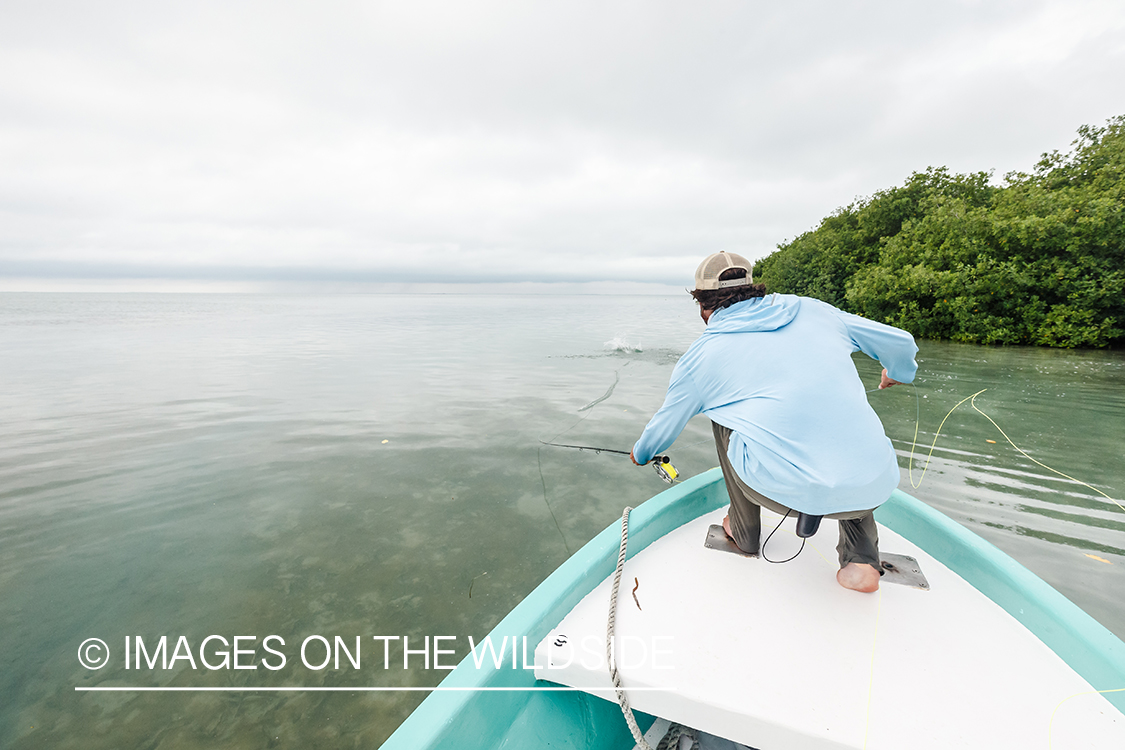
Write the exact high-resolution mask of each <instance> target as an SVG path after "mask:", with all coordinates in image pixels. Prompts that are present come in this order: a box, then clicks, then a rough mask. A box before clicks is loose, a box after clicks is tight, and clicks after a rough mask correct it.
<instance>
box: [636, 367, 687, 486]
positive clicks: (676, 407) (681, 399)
mask: <svg viewBox="0 0 1125 750" xmlns="http://www.w3.org/2000/svg"><path fill="white" fill-rule="evenodd" d="M702 410H703V401H702V399H701V398H700V396H699V390H698V389H697V388H696V387H695V382H694V381H693V380H692V379H691V376H690V375H688V374H687V373H686V372H681V371H680V370H679V368H677V369H676V370H673V372H672V382H671V383H669V384H668V395H667V396H665V398H664V405H663V406H661V407H660V410H659V411H658V412H656V414H654V415H653V417H652V419H650V420H649V422H648V425H647V426H646V427H645V430H644V432H643V433H641V437H640V438H639V439H638V440H637V443H636V445H634V446H633V458H634V459H636V461H637V463H640V464H647V463H648V462H649V461H651V460H652V457H653V456H655V455H657V454H659V453H661V452H663V451H665V450H667V449H668V447H669V446H671V445H672V443H674V442H676V438H677V437H679V436H680V433H681V432H682V431H683V429H684V427H685V426H686V425H687V423H688V420H689V419H691V418H692V417H694V416H695V415H696V414H699V413H700V412H701V411H702Z"/></svg>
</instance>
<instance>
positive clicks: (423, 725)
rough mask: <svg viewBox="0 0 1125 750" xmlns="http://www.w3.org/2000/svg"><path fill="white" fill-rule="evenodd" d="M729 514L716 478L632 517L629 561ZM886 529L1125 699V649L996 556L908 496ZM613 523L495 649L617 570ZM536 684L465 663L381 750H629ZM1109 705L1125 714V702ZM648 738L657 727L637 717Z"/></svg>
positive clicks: (676, 491) (515, 613)
mask: <svg viewBox="0 0 1125 750" xmlns="http://www.w3.org/2000/svg"><path fill="white" fill-rule="evenodd" d="M728 502H729V500H728V498H727V494H726V487H725V485H724V483H723V478H722V474H721V473H720V471H719V470H718V469H712V470H711V471H708V472H705V473H703V474H700V475H698V476H695V477H692V478H691V479H688V480H687V481H685V482H683V483H681V484H678V485H676V486H674V487H672V488H670V489H668V490H666V491H664V492H662V493H660V494H659V495H657V496H656V497H653V498H652V499H650V500H648V501H647V502H645V503H644V504H642V505H641V506H640V507H639V508H637V509H636V510H634V511H633V512H632V513H631V515H630V517H629V557H632V556H633V555H635V554H636V553H638V552H640V551H641V550H642V549H644V548H645V547H647V546H648V545H649V544H651V543H653V542H654V541H656V540H657V539H659V538H660V537H662V536H663V535H665V534H667V533H668V532H670V531H672V530H674V529H676V528H678V527H680V526H681V525H683V524H685V523H687V522H688V521H691V520H693V519H695V518H698V517H699V516H701V515H703V514H704V513H707V512H709V511H712V510H715V509H716V508H719V507H721V506H723V505H726V504H727V503H728ZM876 518H877V520H878V521H879V523H881V524H883V525H884V526H886V527H887V528H890V529H891V530H893V531H895V532H897V533H899V534H901V535H902V536H904V537H906V538H907V539H909V540H910V541H912V542H913V543H914V544H916V545H918V546H919V547H921V548H922V549H923V550H925V551H926V552H927V553H929V554H931V555H933V556H934V557H935V558H937V559H938V560H940V561H941V562H942V563H943V564H945V565H946V566H947V567H949V568H950V569H952V570H953V571H954V572H956V573H957V574H958V575H960V576H961V577H962V578H963V579H965V580H966V581H967V582H968V583H970V584H971V585H972V586H973V587H975V588H976V589H977V590H978V591H980V592H981V593H983V594H984V595H985V596H987V597H988V598H990V599H991V600H992V601H994V602H995V603H996V604H998V605H999V606H1001V607H1002V608H1003V609H1004V610H1006V611H1007V612H1008V613H1009V614H1011V615H1012V616H1013V617H1015V618H1016V619H1017V620H1018V621H1019V622H1021V623H1022V624H1023V625H1024V627H1026V628H1027V629H1028V630H1029V631H1031V632H1032V633H1034V634H1035V635H1036V636H1037V637H1038V638H1039V639H1040V640H1041V641H1043V643H1045V644H1046V645H1047V646H1048V647H1049V648H1050V649H1051V650H1052V651H1054V652H1055V653H1056V654H1058V656H1059V657H1061V658H1062V659H1063V660H1064V661H1065V662H1066V663H1067V664H1069V665H1070V667H1071V668H1072V669H1073V670H1074V671H1075V672H1077V673H1078V674H1079V675H1081V676H1082V677H1083V678H1084V679H1085V680H1086V681H1087V682H1089V683H1090V684H1091V685H1093V686H1094V688H1095V689H1097V690H1115V689H1120V688H1122V687H1125V643H1123V642H1122V641H1121V640H1120V639H1119V638H1117V636H1115V635H1114V634H1113V633H1111V632H1110V631H1109V630H1107V629H1106V628H1105V627H1104V626H1102V625H1101V624H1100V623H1098V622H1097V621H1096V620H1094V619H1093V618H1092V617H1090V616H1089V615H1088V614H1086V613H1085V612H1083V611H1082V610H1081V609H1079V608H1078V607H1077V606H1076V605H1075V604H1073V603H1072V602H1071V601H1069V600H1068V599H1067V598H1066V597H1064V596H1063V595H1062V594H1060V593H1059V592H1057V591H1056V590H1055V589H1053V588H1051V587H1050V586H1049V585H1048V584H1047V583H1045V582H1044V581H1043V580H1041V579H1040V578H1038V577H1037V576H1035V575H1034V574H1033V573H1031V572H1030V571H1029V570H1027V569H1026V568H1024V567H1023V566H1022V565H1020V564H1019V563H1017V562H1016V561H1015V560H1013V559H1012V558H1010V557H1008V556H1007V555H1006V554H1004V553H1003V552H1001V551H1000V550H999V549H997V548H996V547H994V546H993V545H992V544H989V543H988V542H986V541H985V540H983V539H981V538H980V537H978V536H977V535H976V534H974V533H972V532H971V531H969V530H968V529H966V528H965V527H963V526H961V525H960V524H958V523H956V522H954V521H952V520H951V519H949V518H947V517H946V516H944V515H943V514H941V513H939V512H938V511H936V510H933V509H932V508H930V507H929V506H927V505H925V504H923V503H922V502H920V501H919V500H917V499H915V498H913V497H911V496H910V495H908V494H906V493H904V492H901V491H898V490H896V491H895V493H894V494H893V495H892V496H891V498H890V499H889V500H888V501H887V502H886V503H884V504H883V505H882V506H880V508H879V509H878V511H876ZM620 528H621V527H620V524H619V523H616V522H615V523H613V524H611V525H610V526H609V527H608V528H606V529H605V530H604V531H602V532H601V533H600V534H598V535H597V536H596V537H594V538H593V539H591V540H590V542H589V543H587V544H586V545H585V546H584V547H583V548H582V549H580V550H579V551H578V552H576V553H575V554H574V555H573V556H572V557H571V558H570V559H569V560H567V561H566V562H565V563H563V564H562V565H561V566H559V568H558V569H557V570H556V571H555V572H554V573H552V574H551V575H550V576H549V577H548V578H547V579H546V580H545V581H543V583H541V584H540V585H539V586H538V587H536V589H535V590H534V591H532V592H531V593H530V594H529V595H528V596H527V598H525V599H524V600H523V601H522V602H520V604H519V605H517V606H516V608H515V609H513V610H512V611H511V612H510V613H509V614H508V616H507V617H505V618H504V619H503V620H502V621H501V622H500V623H499V624H498V625H497V626H496V628H495V629H494V630H493V631H492V633H491V637H492V640H493V642H494V643H495V642H499V641H500V639H502V638H504V637H505V636H507V637H508V638H517V639H520V640H521V641H522V639H523V638H524V637H525V636H526V638H527V643H528V644H529V648H530V649H533V648H534V646H535V644H537V643H539V641H541V640H542V639H543V638H545V637H546V636H547V634H548V632H549V631H550V630H551V628H553V627H554V626H555V625H557V624H558V623H559V622H560V621H561V620H562V619H563V617H564V616H565V615H566V614H567V613H568V612H570V610H571V609H573V608H574V607H575V605H577V604H578V602H579V601H581V600H582V598H583V597H584V596H586V595H587V594H588V593H589V592H590V591H592V590H593V589H594V588H595V587H596V586H597V585H598V584H599V583H600V582H601V581H602V580H604V579H605V578H606V577H608V576H609V575H610V574H611V573H612V572H613V570H614V567H615V565H616V562H617V555H618V547H619V545H620V541H621V531H620ZM548 685H549V683H544V682H537V681H536V679H535V676H534V672H533V671H531V670H526V669H522V668H517V669H513V668H511V665H510V664H508V663H505V664H504V665H503V666H502V667H501V668H496V667H495V666H494V665H493V664H492V662H491V661H486V662H485V663H484V664H482V666H481V667H480V668H477V667H476V665H475V664H474V662H473V661H472V658H471V657H466V659H465V660H464V661H462V662H461V664H460V665H459V666H458V668H457V669H455V670H454V671H452V672H451V673H450V674H449V676H448V677H447V678H446V679H445V680H444V681H443V682H442V683H441V685H440V689H439V690H437V691H435V692H433V693H431V694H430V695H429V697H427V698H426V700H425V701H423V703H422V704H421V705H420V706H418V708H417V709H416V710H415V711H414V712H413V713H412V714H411V715H410V716H409V717H408V718H407V720H406V721H405V722H403V724H402V725H401V726H400V727H399V728H398V729H397V730H396V731H395V733H394V734H393V735H391V737H390V738H389V739H388V740H387V742H386V743H384V745H383V748H384V749H385V750H425V749H428V748H457V749H458V750H474V749H475V748H499V747H511V748H539V747H543V748H546V747H550V748H568V749H573V750H600V749H601V748H621V747H631V746H632V743H633V740H632V738H631V736H630V735H629V730H628V729H627V728H626V726H625V722H624V720H623V718H622V716H621V710H620V709H619V708H618V706H617V704H616V703H614V702H612V701H610V700H605V699H602V698H598V697H593V696H590V695H587V694H586V693H582V692H577V691H551V692H544V691H527V690H522V689H523V688H531V687H545V686H548ZM1106 698H1107V699H1108V700H1109V701H1110V702H1111V703H1112V704H1113V705H1114V706H1115V707H1116V708H1117V709H1118V710H1119V711H1121V712H1122V713H1125V692H1114V693H1107V694H1106ZM637 719H638V722H639V724H640V725H641V728H642V729H646V728H647V727H648V726H649V725H650V724H651V723H652V721H653V717H651V716H645V715H643V714H638V716H637Z"/></svg>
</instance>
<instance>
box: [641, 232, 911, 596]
mask: <svg viewBox="0 0 1125 750" xmlns="http://www.w3.org/2000/svg"><path fill="white" fill-rule="evenodd" d="M691 294H692V296H693V297H694V298H695V300H696V302H697V303H698V304H699V308H700V310H699V314H700V317H702V318H703V322H704V323H705V324H706V326H707V330H705V331H704V332H703V335H702V336H700V337H699V338H698V339H696V341H695V343H693V344H692V345H691V347H689V348H688V350H687V352H685V353H684V356H683V357H681V358H680V360H679V362H678V363H677V364H676V367H675V369H674V370H673V371H672V379H671V383H670V384H669V385H668V395H667V397H666V398H665V400H664V405H663V406H662V407H661V408H660V410H659V411H658V412H657V413H656V414H655V416H653V418H652V420H651V421H650V422H649V423H648V426H646V427H645V430H644V433H643V434H642V435H641V437H640V439H639V440H637V443H636V445H635V446H633V451H632V459H633V463H635V464H637V465H644V464H646V463H648V462H649V461H651V460H652V458H653V456H655V455H657V454H659V453H661V452H663V451H664V450H666V449H667V448H668V447H669V446H670V445H671V444H672V443H673V442H674V441H675V439H676V437H677V436H678V435H679V434H680V432H681V430H683V428H684V426H685V425H686V424H687V422H688V420H689V419H691V418H692V417H694V416H695V415H696V414H706V415H707V416H708V417H709V418H710V419H711V422H712V427H713V430H714V434H715V445H716V447H717V449H718V452H719V463H720V465H721V466H722V469H723V476H724V478H725V479H726V485H727V492H728V494H729V495H730V510H729V512H728V515H727V517H726V518H724V519H723V528H724V529H725V530H726V532H727V534H728V535H729V536H730V537H731V539H733V540H734V542H735V544H737V545H738V547H739V549H741V550H742V551H744V552H747V553H750V554H755V555H756V554H758V552H759V548H760V530H761V521H760V514H761V506H763V505H764V506H765V507H767V508H769V509H771V510H773V511H775V512H778V513H781V514H787V513H789V514H793V515H796V514H798V513H805V514H808V515H810V516H825V517H827V518H833V519H836V520H838V521H839V522H840V543H839V546H837V548H836V549H837V551H838V552H839V558H840V570H839V571H838V572H837V574H836V580H837V581H838V582H839V583H840V585H841V586H843V587H845V588H848V589H852V590H855V591H865V592H871V591H875V590H877V589H878V588H879V575H880V565H879V547H878V544H879V535H878V531H877V529H876V526H875V520H874V517H873V515H872V513H873V511H874V509H875V507H876V506H878V505H879V504H881V503H882V502H884V501H885V500H886V499H887V498H888V497H889V496H890V494H891V491H892V490H894V488H895V487H896V486H897V485H898V480H899V469H898V460H897V458H896V456H895V452H894V449H893V448H892V446H891V441H890V440H889V439H888V438H887V436H886V433H885V432H884V430H883V425H882V423H881V422H880V421H879V417H878V416H877V415H876V414H875V412H874V411H873V410H872V409H871V406H870V404H868V403H867V396H866V393H865V392H864V387H863V384H862V382H861V381H860V379H859V375H858V373H857V372H856V369H855V366H854V364H853V363H852V360H851V354H852V353H853V352H856V351H862V352H863V353H864V354H867V355H868V356H870V357H872V358H873V359H876V360H878V361H879V362H880V363H881V364H882V365H883V367H884V368H885V369H884V370H883V375H882V380H881V382H880V383H879V388H888V387H890V386H893V385H898V384H900V383H909V382H910V381H912V380H913V379H914V373H915V372H916V371H917V369H918V366H917V364H915V362H914V355H915V354H916V353H917V351H918V347H917V346H915V344H914V338H913V337H912V336H911V335H910V334H909V333H907V332H905V331H901V330H899V329H897V328H892V327H891V326H888V325H884V324H882V323H875V322H873V321H870V320H866V319H864V318H860V317H858V316H856V315H851V314H849V313H845V312H842V311H841V310H838V309H836V308H835V307H832V306H831V305H829V304H826V303H824V302H821V301H819V300H815V299H811V298H809V297H798V296H794V295H788V294H785V295H782V294H771V295H768V296H767V295H766V293H765V286H764V285H762V284H754V283H753V276H752V273H751V264H750V262H749V261H747V260H746V259H745V258H743V257H742V256H740V255H735V254H734V253H725V252H719V253H715V254H713V255H711V256H709V257H707V258H706V259H704V261H703V262H702V263H701V264H700V265H699V268H698V269H697V270H696V272H695V291H693V292H692V293H691Z"/></svg>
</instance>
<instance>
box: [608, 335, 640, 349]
mask: <svg viewBox="0 0 1125 750" xmlns="http://www.w3.org/2000/svg"><path fill="white" fill-rule="evenodd" d="M602 346H603V347H604V348H606V349H608V350H610V351H613V352H643V351H644V347H642V346H641V342H639V341H638V342H637V343H635V344H630V343H629V340H628V339H627V338H625V337H624V336H614V337H613V338H612V339H610V340H609V341H607V342H605V343H604V344H602Z"/></svg>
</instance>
